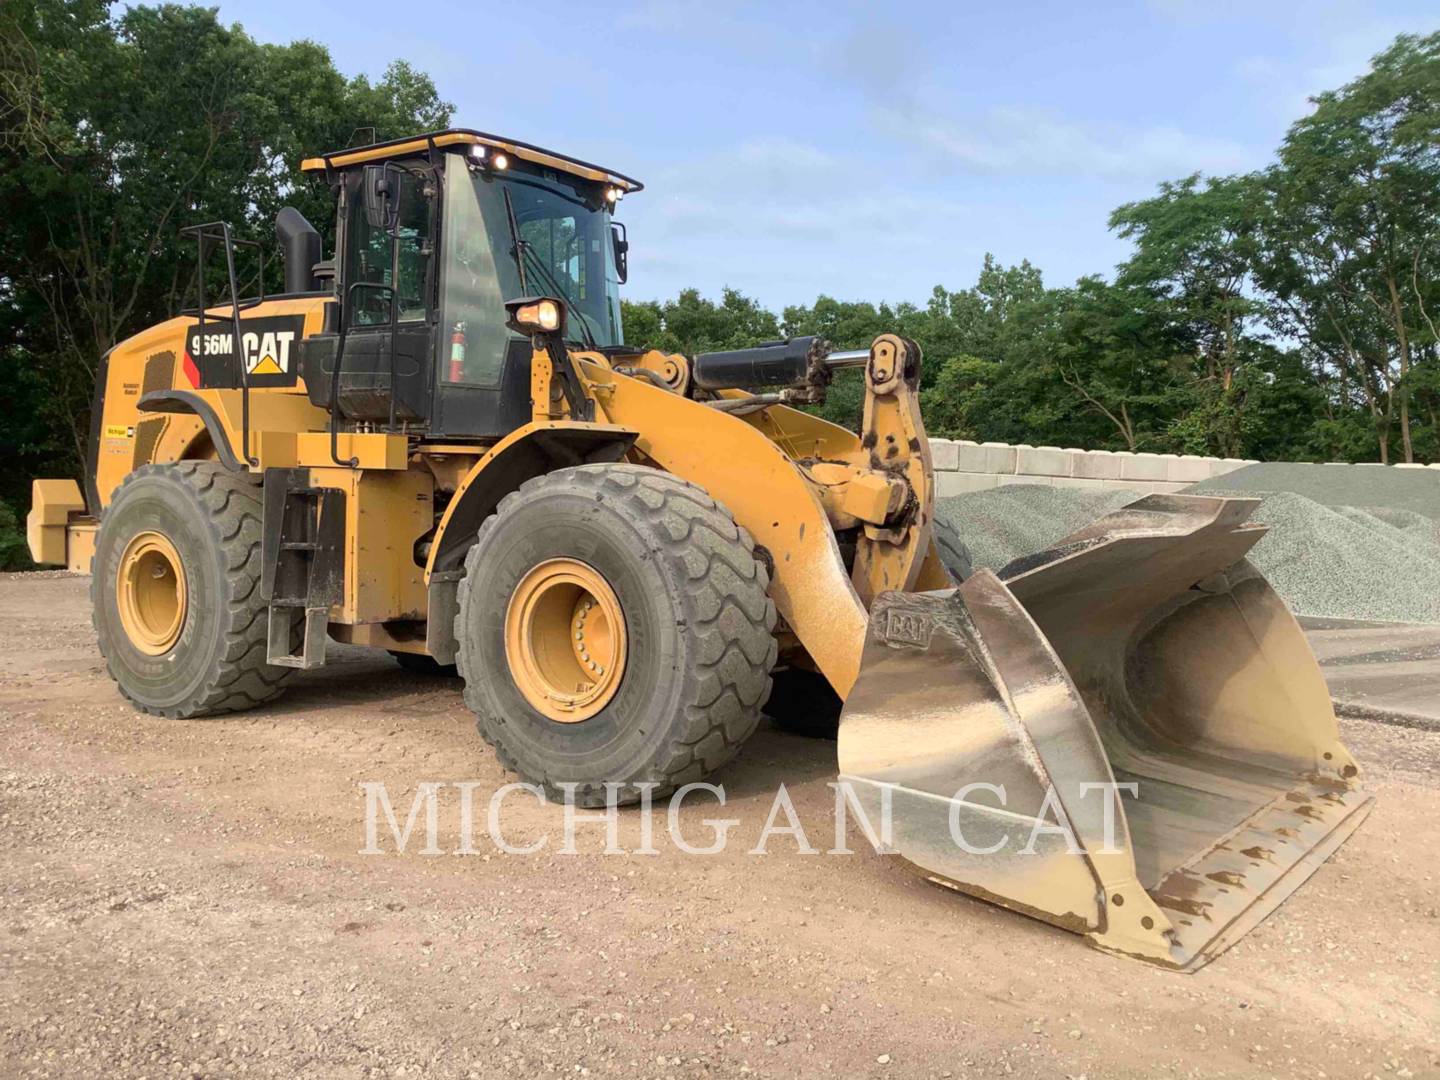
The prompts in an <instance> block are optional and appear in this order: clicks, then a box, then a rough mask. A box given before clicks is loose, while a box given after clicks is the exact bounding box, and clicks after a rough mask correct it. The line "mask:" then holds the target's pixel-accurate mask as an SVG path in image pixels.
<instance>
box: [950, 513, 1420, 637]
mask: <svg viewBox="0 0 1440 1080" xmlns="http://www.w3.org/2000/svg"><path fill="white" fill-rule="evenodd" d="M1214 494H1229V495H1237V494H1239V492H1235V491H1227V492H1214ZM1246 494H1250V493H1246ZM1254 494H1261V493H1258V492H1257V493H1254ZM1139 497H1140V496H1139V494H1138V493H1135V492H1128V491H1075V490H1070V489H1067V488H1051V487H1042V486H1039V485H1007V486H1005V487H999V488H993V489H991V490H990V491H980V492H975V493H974V494H970V495H959V496H954V497H951V498H946V499H941V500H940V501H939V507H938V513H939V515H940V516H941V517H942V518H944V519H945V520H947V521H948V522H949V523H950V524H951V525H952V526H954V527H955V529H956V530H957V531H958V532H959V533H960V535H961V536H962V537H963V538H964V539H965V542H966V543H967V544H968V545H969V547H970V552H971V555H972V557H973V559H974V563H975V565H976V566H977V567H982V566H984V567H989V568H991V569H995V570H998V569H999V568H1000V567H1002V566H1004V565H1005V564H1006V563H1007V562H1009V561H1010V560H1011V559H1013V558H1016V557H1018V556H1020V555H1026V554H1029V553H1030V552H1033V551H1038V550H1039V549H1041V548H1043V547H1047V546H1049V545H1051V544H1053V543H1055V542H1056V541H1057V540H1060V539H1062V538H1064V537H1065V536H1066V535H1068V534H1069V533H1071V532H1074V531H1075V530H1076V529H1078V528H1080V527H1081V526H1083V525H1085V524H1088V523H1089V522H1091V521H1094V520H1095V519H1096V518H1098V517H1102V516H1104V515H1105V514H1107V513H1109V512H1110V511H1112V510H1115V509H1118V508H1119V507H1121V506H1124V505H1125V504H1126V503H1128V502H1131V501H1132V500H1134V499H1136V498H1139ZM1261 497H1262V499H1263V501H1262V502H1261V504H1260V506H1259V508H1258V509H1257V510H1256V511H1255V514H1254V517H1253V518H1252V520H1254V521H1260V522H1264V523H1265V524H1266V525H1269V526H1270V532H1269V534H1268V535H1267V536H1266V537H1265V538H1264V539H1263V540H1261V541H1260V543H1259V544H1257V545H1256V546H1255V548H1254V550H1253V551H1252V552H1251V555H1250V558H1251V561H1253V562H1254V563H1255V565H1256V566H1257V567H1259V569H1260V571H1261V572H1262V573H1263V574H1265V576H1266V577H1267V578H1269V580H1270V583H1271V584H1272V585H1273V586H1274V587H1275V590H1276V591H1277V592H1278V593H1279V594H1280V595H1281V596H1282V597H1284V599H1285V601H1286V602H1287V603H1288V604H1289V605H1290V607H1291V608H1292V609H1293V610H1294V611H1296V612H1297V613H1299V614H1302V615H1319V616H1327V617H1330V618H1340V619H1372V620H1378V621H1384V622H1429V623H1440V522H1437V521H1435V520H1434V519H1432V518H1430V517H1428V516H1425V515H1421V514H1417V513H1414V512H1413V511H1410V510H1404V509H1400V510H1396V509H1372V510H1366V509H1359V508H1356V507H1348V506H1347V507H1331V506H1322V505H1320V504H1319V503H1316V502H1314V501H1313V500H1311V499H1308V498H1305V497H1304V496H1302V495H1296V494H1293V493H1291V492H1275V493H1272V494H1269V495H1261Z"/></svg>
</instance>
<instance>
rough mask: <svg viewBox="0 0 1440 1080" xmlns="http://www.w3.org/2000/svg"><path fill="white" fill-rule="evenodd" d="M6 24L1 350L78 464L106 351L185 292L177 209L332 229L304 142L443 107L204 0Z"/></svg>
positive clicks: (251, 227)
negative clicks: (298, 216)
mask: <svg viewBox="0 0 1440 1080" xmlns="http://www.w3.org/2000/svg"><path fill="white" fill-rule="evenodd" d="M0 41H3V43H4V44H3V46H0V60H3V63H4V67H3V75H0V304H3V308H4V311H3V314H0V332H3V333H4V335H5V336H4V337H3V338H0V359H3V362H4V363H5V365H6V375H5V382H6V383H12V382H14V383H21V382H24V381H25V378H23V377H22V376H21V375H20V372H21V371H23V372H26V373H28V376H26V377H29V376H33V377H34V379H36V380H38V382H39V384H40V386H41V387H42V393H41V394H40V395H39V399H40V402H41V408H42V410H43V415H44V421H45V425H46V427H47V428H48V429H49V430H50V431H52V432H54V433H57V434H56V435H53V436H52V437H51V438H50V439H49V440H48V441H49V445H48V446H47V448H46V450H45V453H44V454H43V455H42V456H45V457H48V458H51V459H53V460H54V462H55V464H54V465H53V466H52V467H54V468H59V469H62V470H64V471H68V472H72V473H74V472H78V471H79V465H80V462H81V461H82V460H83V457H84V442H85V435H86V432H87V431H88V426H89V422H88V415H87V414H88V411H89V402H90V397H91V394H92V391H93V386H94V377H95V368H96V364H97V362H98V360H99V358H100V356H101V355H103V354H104V353H105V352H106V351H107V350H108V349H109V348H110V347H111V346H113V345H114V344H115V343H116V342H118V341H120V340H122V339H123V338H125V337H127V336H129V335H130V334H132V333H134V332H135V331H137V330H139V329H141V328H143V327H145V326H147V325H150V324H152V323H154V322H157V321H160V320H162V319H165V318H167V317H169V316H170V315H171V314H173V313H174V311H175V309H176V308H177V307H178V306H179V304H180V302H181V299H182V297H183V296H185V295H186V293H187V291H191V290H193V274H194V265H193V264H194V256H193V250H194V249H193V246H192V245H190V244H182V243H181V240H180V238H179V235H178V230H179V229H180V227H181V226H183V225H187V224H193V223H197V222H203V221H212V220H217V219H218V220H226V221H230V222H232V223H233V224H234V225H235V226H236V227H237V232H238V234H239V235H241V236H248V237H253V238H263V239H268V237H269V235H270V234H271V229H272V228H273V226H272V225H271V222H273V220H274V214H275V212H276V211H277V210H278V209H279V207H280V206H281V205H283V204H285V203H286V202H293V203H295V204H297V205H298V206H299V207H300V208H301V210H302V212H305V213H306V214H307V216H310V217H311V218H312V220H313V221H314V222H315V224H316V225H317V227H319V228H321V229H322V230H324V231H329V230H330V229H331V227H332V226H331V221H330V219H331V217H332V216H333V211H332V210H331V209H330V200H329V197H328V194H327V193H325V192H324V191H323V190H316V188H315V185H314V184H313V183H312V182H310V181H308V180H305V179H304V178H303V177H302V176H301V174H300V172H299V163H300V158H301V156H302V153H304V152H314V151H317V150H322V149H331V148H335V147H338V146H343V145H346V143H347V142H348V140H349V138H350V135H351V133H352V132H353V131H354V130H355V129H356V128H358V127H363V126H368V127H373V128H374V129H375V135H376V137H377V138H384V137H387V136H394V135H399V134H405V133H407V132H410V131H414V130H417V129H425V128H433V127H437V126H443V124H444V123H445V122H446V121H447V119H448V115H449V111H450V106H449V105H447V104H446V103H444V102H442V101H440V99H439V98H438V96H437V95H436V93H435V88H434V86H433V84H431V82H430V80H429V79H428V78H427V77H425V76H423V75H421V74H419V73H417V72H416V71H415V70H414V69H413V68H411V67H410V66H409V65H407V64H404V63H402V62H397V63H396V64H392V65H391V67H390V68H389V70H388V71H387V73H386V75H385V77H384V78H383V79H382V80H381V81H380V82H379V83H378V84H375V85H371V84H370V83H369V82H368V81H367V80H365V79H363V78H358V79H346V78H345V77H344V76H343V75H341V74H340V73H339V72H338V71H336V70H335V68H334V65H333V64H332V63H331V61H330V57H329V55H328V53H326V51H325V50H324V49H323V48H322V47H320V46H318V45H315V44H313V43H311V42H298V43H295V44H293V45H284V46H275V45H260V44H257V43H256V42H255V41H253V40H252V39H251V38H250V37H249V36H248V35H246V34H245V32H244V31H243V30H242V29H241V28H239V27H238V26H225V25H223V24H221V23H220V21H219V19H218V17H217V15H216V12H215V10H214V9H211V8H198V7H178V6H165V7H157V8H152V7H140V6H136V7H130V8H127V9H125V10H124V11H123V12H122V13H120V14H118V15H112V14H111V12H110V10H109V6H108V5H107V4H106V3H103V2H100V0H6V3H5V5H4V7H3V8H0ZM278 274H279V268H278V266H275V267H274V268H273V270H272V275H273V276H272V278H271V281H270V284H271V285H272V286H273V285H274V284H276V283H278V280H279V279H278ZM211 295H215V294H214V293H213V292H212V293H211ZM59 433H63V434H59ZM7 494H12V496H13V494H14V493H13V492H12V493H7Z"/></svg>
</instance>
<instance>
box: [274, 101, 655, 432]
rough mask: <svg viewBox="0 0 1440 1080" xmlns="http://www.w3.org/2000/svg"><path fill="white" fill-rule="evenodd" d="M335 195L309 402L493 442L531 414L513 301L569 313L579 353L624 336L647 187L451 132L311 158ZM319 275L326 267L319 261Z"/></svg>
mask: <svg viewBox="0 0 1440 1080" xmlns="http://www.w3.org/2000/svg"><path fill="white" fill-rule="evenodd" d="M302 168H303V169H304V170H305V171H307V172H321V173H323V174H324V175H325V177H326V179H327V180H328V182H329V184H330V186H331V187H332V189H333V190H334V191H335V193H336V212H337V229H336V255H335V261H334V264H333V271H332V272H333V274H334V277H335V295H336V297H337V298H338V301H339V303H338V304H337V305H331V306H330V311H329V312H328V313H327V318H326V323H325V329H324V332H322V333H320V334H317V335H314V336H312V337H310V338H307V339H306V340H305V341H304V342H303V343H302V345H301V349H300V354H301V355H300V367H301V374H302V375H303V377H304V379H305V386H306V389H307V392H308V393H309V396H310V398H311V400H312V401H313V402H314V403H315V404H316V405H319V406H321V407H323V408H327V409H329V408H330V407H331V405H332V400H331V399H332V387H333V385H334V382H335V380H334V377H333V376H334V370H335V364H336V360H337V357H338V359H339V364H340V377H339V380H338V382H339V387H338V403H337V413H338V419H339V420H341V421H342V422H348V423H350V424H352V425H367V426H369V425H373V426H374V427H376V428H379V429H384V430H404V431H413V432H415V433H417V434H420V433H423V434H425V435H426V437H427V438H431V439H438V438H444V439H459V440H463V439H492V438H498V437H500V436H503V435H505V434H507V433H508V432H510V431H512V430H514V429H515V428H516V427H519V426H520V425H521V424H524V423H525V422H527V421H528V420H529V419H530V416H531V406H530V397H531V394H530V360H531V356H532V347H531V342H530V339H529V338H528V337H523V336H521V335H519V334H517V333H516V332H514V331H513V330H510V329H507V328H506V325H505V324H506V312H505V306H504V305H505V302H506V301H507V300H512V299H516V298H518V297H521V296H526V295H534V294H544V295H549V296H555V297H558V298H560V299H562V300H563V301H564V302H565V304H566V306H567V308H568V315H569V317H568V319H567V320H566V325H567V336H568V337H569V338H571V339H572V343H573V344H574V346H575V347H578V348H590V349H597V350H615V349H617V348H619V347H621V346H623V343H624V337H623V334H622V330H621V325H620V296H619V285H620V284H621V283H622V282H623V281H624V280H625V277H626V252H627V248H628V243H627V242H626V239H625V230H624V226H622V225H620V224H619V223H616V222H614V221H612V219H611V213H612V211H613V209H614V207H615V205H616V204H617V203H618V201H619V200H620V199H621V198H623V197H624V195H625V194H626V193H628V192H633V191H639V190H641V187H642V185H641V184H640V183H639V182H638V181H636V180H633V179H631V178H629V177H627V176H624V175H622V174H620V173H616V172H612V171H610V170H607V169H602V168H600V167H598V166H595V165H590V164H587V163H585V162H582V161H577V160H575V159H573V158H567V157H564V156H562V155H560V154H555V153H553V152H551V151H547V150H541V149H540V148H538V147H534V146H529V145H527V144H525V143H519V142H515V141H513V140H509V139H502V138H499V137H496V136H492V135H486V134H483V133H481V132H477V131H469V130H460V129H455V130H450V131H443V132H437V133H434V134H430V135H422V136H418V137H416V138H413V139H405V140H400V141H397V142H391V143H380V144H376V145H374V146H366V147H360V148H356V149H350V150H344V151H339V152H337V153H333V154H327V155H324V156H323V157H319V158H311V159H309V160H307V161H305V162H304V163H303V164H302ZM320 268H322V269H323V268H324V264H320Z"/></svg>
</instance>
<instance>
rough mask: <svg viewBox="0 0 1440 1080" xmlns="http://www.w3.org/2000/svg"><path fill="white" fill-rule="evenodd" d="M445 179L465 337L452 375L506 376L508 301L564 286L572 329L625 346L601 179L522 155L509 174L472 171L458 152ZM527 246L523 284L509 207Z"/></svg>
mask: <svg viewBox="0 0 1440 1080" xmlns="http://www.w3.org/2000/svg"><path fill="white" fill-rule="evenodd" d="M448 164H449V168H448V170H447V180H446V184H445V206H444V224H443V227H442V229H441V232H442V235H443V237H444V240H443V243H444V248H445V251H444V274H445V280H444V282H443V288H444V301H443V311H444V316H443V318H444V322H445V325H446V329H447V331H448V332H449V333H450V334H451V336H452V340H455V339H456V335H458V336H459V337H460V338H463V340H464V342H465V347H464V360H463V363H457V364H455V365H441V367H442V370H443V371H445V372H446V375H445V378H446V379H447V381H451V382H464V383H469V384H472V385H482V386H493V385H496V384H497V383H498V380H499V376H500V370H501V366H502V363H503V356H504V350H505V343H506V341H507V340H509V339H511V338H513V337H514V336H515V335H514V334H513V333H512V332H511V331H509V330H507V329H506V328H505V310H504V302H505V301H506V300H513V299H515V298H516V297H519V296H523V295H526V294H527V293H528V294H529V295H532V296H534V295H541V294H544V295H558V296H559V297H560V299H562V300H564V301H565V302H566V304H567V305H568V306H569V308H570V312H571V314H570V319H569V327H568V330H567V334H566V336H567V337H568V338H570V339H571V340H572V341H575V342H579V343H587V344H588V343H590V342H593V343H594V345H596V346H602V347H603V346H606V345H620V344H623V343H624V337H623V335H622V332H621V326H620V293H619V286H618V281H617V279H616V275H615V263H614V249H613V247H612V245H611V239H610V214H609V213H608V212H607V210H606V209H605V207H604V203H603V201H602V200H601V199H600V197H599V190H598V186H597V185H595V184H592V183H589V182H587V181H584V180H580V179H577V178H574V177H568V176H565V175H564V174H563V173H556V172H554V171H552V170H549V169H542V168H539V167H537V166H533V165H530V164H529V163H528V162H515V163H514V164H513V165H512V166H511V168H510V169H509V170H508V171H506V172H504V173H498V174H497V173H494V172H491V171H489V170H480V169H476V170H473V171H472V170H471V169H469V168H468V166H467V162H466V161H465V159H464V158H463V157H462V156H460V155H458V154H453V155H450V161H449V163H448ZM506 193H508V194H509V203H510V208H513V210H514V213H515V224H516V228H517V229H518V231H519V234H520V239H521V242H522V247H523V249H524V253H525V254H524V260H523V261H524V264H525V286H524V287H523V288H522V286H521V284H520V274H519V271H518V270H517V268H516V258H515V255H514V254H513V253H512V248H513V246H514V245H513V244H512V242H511V232H510V217H509V209H507V206H506V199H505V195H506Z"/></svg>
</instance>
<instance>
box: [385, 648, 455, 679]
mask: <svg viewBox="0 0 1440 1080" xmlns="http://www.w3.org/2000/svg"><path fill="white" fill-rule="evenodd" d="M390 655H391V656H393V657H394V658H395V662H396V663H397V664H399V665H400V666H401V667H402V668H404V669H405V670H406V671H408V672H410V674H412V675H428V676H431V677H433V678H440V679H453V678H455V676H456V674H457V672H456V670H455V665H454V664H442V663H440V661H439V660H436V659H435V658H434V657H433V656H426V655H425V654H424V653H413V652H399V651H398V650H395V649H391V650H390Z"/></svg>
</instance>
